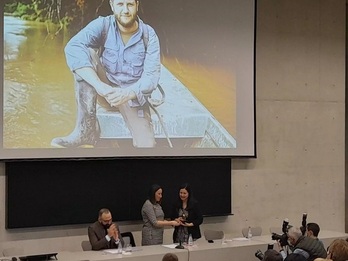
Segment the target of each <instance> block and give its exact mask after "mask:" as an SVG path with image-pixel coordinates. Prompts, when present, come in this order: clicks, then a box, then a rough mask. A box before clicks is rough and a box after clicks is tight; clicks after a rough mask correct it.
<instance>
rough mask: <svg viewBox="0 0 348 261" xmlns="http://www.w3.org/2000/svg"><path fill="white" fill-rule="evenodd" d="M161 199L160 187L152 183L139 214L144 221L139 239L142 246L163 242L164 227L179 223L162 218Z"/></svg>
mask: <svg viewBox="0 0 348 261" xmlns="http://www.w3.org/2000/svg"><path fill="white" fill-rule="evenodd" d="M161 200H162V187H161V186H159V185H157V184H154V185H152V186H151V188H150V190H149V194H148V199H147V200H146V201H145V203H144V205H143V207H142V209H141V215H142V217H143V221H144V225H143V229H142V239H141V244H142V245H143V246H148V245H160V244H163V231H164V227H165V226H179V225H180V223H179V222H178V221H175V220H172V221H167V220H164V212H163V210H162V207H161Z"/></svg>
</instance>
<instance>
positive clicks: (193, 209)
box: [171, 198, 203, 242]
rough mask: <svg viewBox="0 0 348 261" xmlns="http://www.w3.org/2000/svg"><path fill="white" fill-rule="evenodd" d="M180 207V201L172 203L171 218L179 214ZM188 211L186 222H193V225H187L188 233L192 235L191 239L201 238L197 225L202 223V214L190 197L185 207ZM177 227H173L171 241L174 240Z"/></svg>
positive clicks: (196, 203)
mask: <svg viewBox="0 0 348 261" xmlns="http://www.w3.org/2000/svg"><path fill="white" fill-rule="evenodd" d="M180 208H182V202H181V201H179V202H177V203H176V204H174V206H173V209H172V214H171V219H173V220H174V219H176V218H177V217H178V216H179V210H180ZM186 210H187V212H188V218H187V220H186V222H187V223H193V227H187V230H188V233H189V234H191V235H192V237H193V239H194V240H195V239H198V238H201V231H200V229H199V225H201V224H202V223H203V215H202V212H201V210H200V208H199V205H198V202H197V201H196V200H195V199H193V198H191V199H190V202H189V203H188V206H187V208H186ZM178 229H179V227H175V228H174V233H173V241H174V242H175V239H176V236H177V233H178Z"/></svg>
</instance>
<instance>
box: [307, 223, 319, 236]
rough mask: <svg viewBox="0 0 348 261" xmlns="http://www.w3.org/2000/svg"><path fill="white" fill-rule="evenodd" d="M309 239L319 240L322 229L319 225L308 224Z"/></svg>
mask: <svg viewBox="0 0 348 261" xmlns="http://www.w3.org/2000/svg"><path fill="white" fill-rule="evenodd" d="M306 232H307V237H311V238H314V239H317V238H318V235H319V232H320V227H319V225H318V224H317V223H308V224H307V227H306Z"/></svg>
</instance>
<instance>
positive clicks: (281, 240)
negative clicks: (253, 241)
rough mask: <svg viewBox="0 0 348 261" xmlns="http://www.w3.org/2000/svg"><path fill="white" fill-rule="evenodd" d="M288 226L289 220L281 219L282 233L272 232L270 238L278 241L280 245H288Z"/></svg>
mask: <svg viewBox="0 0 348 261" xmlns="http://www.w3.org/2000/svg"><path fill="white" fill-rule="evenodd" d="M288 226H289V220H288V219H287V218H286V219H284V220H283V225H282V231H283V234H282V235H279V234H277V233H272V240H277V241H279V243H280V245H281V246H282V247H284V246H287V245H288V235H287V232H288Z"/></svg>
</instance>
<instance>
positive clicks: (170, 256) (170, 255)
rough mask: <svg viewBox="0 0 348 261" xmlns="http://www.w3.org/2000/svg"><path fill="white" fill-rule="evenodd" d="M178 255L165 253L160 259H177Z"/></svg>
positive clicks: (171, 260) (173, 260)
mask: <svg viewBox="0 0 348 261" xmlns="http://www.w3.org/2000/svg"><path fill="white" fill-rule="evenodd" d="M178 260H179V259H178V256H177V255H176V254H172V253H167V254H165V255H164V256H163V258H162V261H178Z"/></svg>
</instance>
